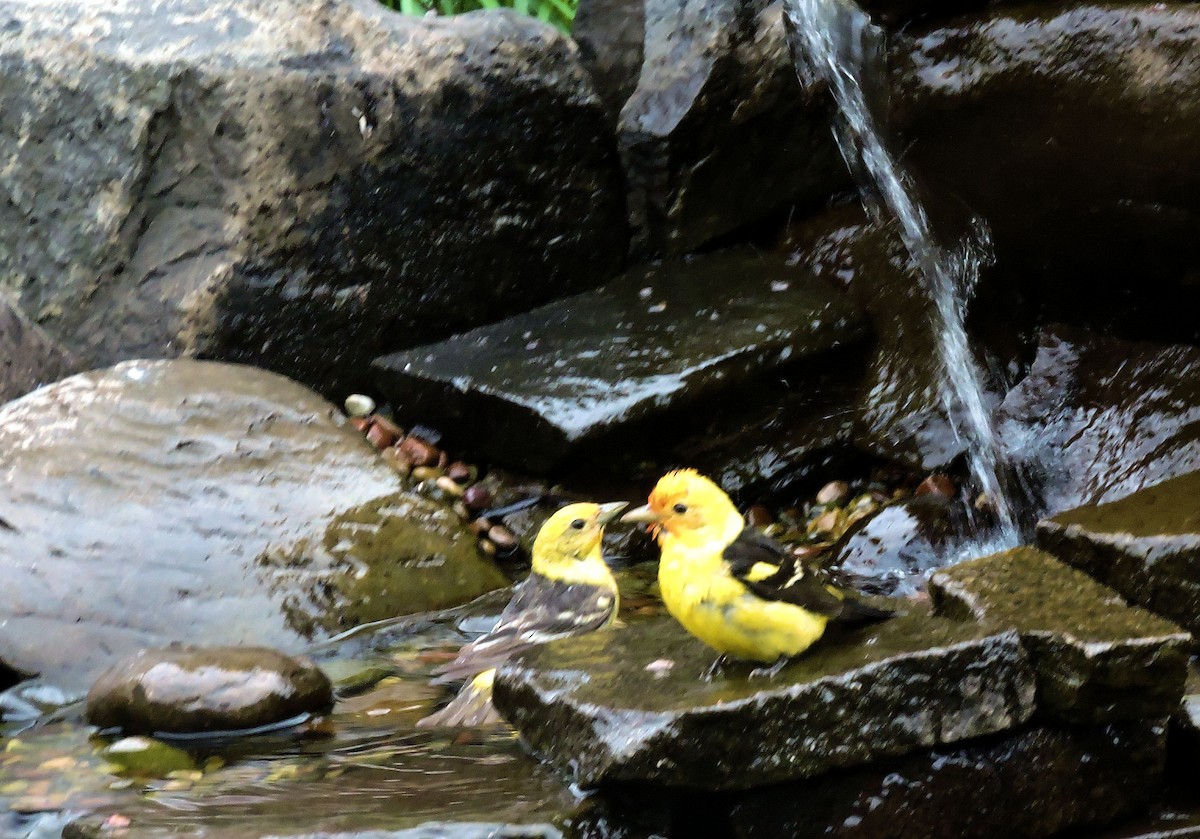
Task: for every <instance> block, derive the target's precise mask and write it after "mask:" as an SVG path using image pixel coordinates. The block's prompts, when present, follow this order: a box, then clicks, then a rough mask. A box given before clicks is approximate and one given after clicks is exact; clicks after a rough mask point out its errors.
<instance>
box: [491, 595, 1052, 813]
mask: <svg viewBox="0 0 1200 839" xmlns="http://www.w3.org/2000/svg"><path fill="white" fill-rule="evenodd" d="M714 658H715V655H714V653H713V652H712V651H711V650H709V649H708V648H707V647H705V646H703V645H702V644H701V643H700V642H699V641H696V640H695V639H693V638H691V637H690V636H688V635H687V634H686V633H685V632H684V631H683V629H682V628H680V627H679V626H678V625H677V624H676V623H675V622H674V621H671V620H667V619H663V620H659V621H650V622H647V623H644V624H639V625H635V626H631V627H629V628H627V629H624V630H622V631H620V632H611V633H596V634H594V635H592V636H586V637H582V638H577V639H575V638H573V639H569V640H565V641H562V642H556V643H552V644H549V645H546V646H545V647H542V648H540V649H538V650H536V651H533V652H531V653H530V654H529V655H527V656H525V657H523V658H521V659H520V660H518V661H516V662H513V663H512V664H510V665H506V666H505V667H504V668H503V669H502V670H501V671H500V673H499V676H498V678H497V681H496V692H495V700H496V704H497V707H498V708H499V709H500V710H501V712H502V713H503V714H504V716H505V717H506V718H507V719H508V720H509V721H510V722H511V723H512V724H513V725H514V726H515V727H516V728H517V730H518V731H519V732H520V734H521V736H522V737H523V738H524V740H525V741H526V742H527V743H528V744H529V745H530V746H531V747H532V748H533V750H534V751H535V752H537V753H538V754H539V755H540V756H542V757H543V758H544V759H546V760H547V761H549V762H550V763H552V764H554V765H555V766H558V767H560V768H562V769H564V770H566V771H568V772H570V773H571V774H572V775H573V776H574V778H575V780H576V781H577V782H578V783H580V784H582V785H583V786H588V787H590V786H595V785H598V784H602V783H609V782H620V781H639V782H653V783H655V784H658V785H665V786H678V787H693V788H698V789H745V788H752V787H759V786H763V785H766V784H772V783H778V782H781V781H788V780H796V779H799V778H808V777H813V776H816V775H820V774H822V773H825V772H828V771H830V770H832V769H838V768H842V767H849V766H857V765H860V764H863V763H869V762H872V761H876V760H879V759H881V758H884V757H888V756H894V755H901V754H906V753H908V752H912V751H914V750H917V749H921V748H926V747H929V746H934V745H937V744H940V743H953V742H957V741H959V740H965V739H968V738H971V737H979V736H983V735H986V734H992V733H995V732H998V731H1004V730H1007V729H1009V728H1013V727H1015V726H1018V725H1020V724H1021V723H1023V722H1024V721H1025V720H1027V719H1029V717H1030V716H1031V715H1032V713H1033V710H1034V674H1033V670H1032V668H1031V667H1030V664H1029V660H1028V657H1027V655H1026V653H1025V651H1024V649H1023V648H1022V647H1021V644H1020V640H1019V638H1018V636H1017V634H1016V633H1015V632H1011V631H1009V632H1000V633H994V632H991V631H989V630H986V629H983V628H981V627H979V626H977V625H974V624H968V623H961V622H957V621H951V620H946V619H940V618H930V617H926V616H922V615H906V616H901V617H897V618H894V619H892V620H889V621H885V622H883V623H881V624H877V625H875V626H871V627H863V628H860V629H857V630H855V631H852V632H847V633H844V634H839V635H838V637H836V638H835V637H827V638H826V639H824V640H823V641H822V642H821V643H820V644H818V645H817V646H816V647H814V648H813V649H812V650H810V651H809V652H808V653H806V654H805V655H803V656H801V657H800V658H798V659H797V660H796V661H794V662H792V663H791V664H789V665H788V666H787V667H786V668H785V669H784V670H783V671H782V672H781V673H779V674H778V675H777V676H775V677H774V678H771V679H761V680H760V679H748V678H746V676H745V675H744V671H739V672H741V673H742V675H738V674H736V673H733V672H731V673H730V674H729V675H727V676H724V677H718V678H716V679H714V680H713V681H705V680H704V679H703V678H702V674H703V673H704V671H705V670H706V669H707V668H708V667H709V665H710V664H711V663H712V661H713V659H714Z"/></svg>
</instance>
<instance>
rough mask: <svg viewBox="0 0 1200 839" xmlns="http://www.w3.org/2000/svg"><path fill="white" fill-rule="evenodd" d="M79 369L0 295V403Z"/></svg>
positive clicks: (5, 297) (63, 351)
mask: <svg viewBox="0 0 1200 839" xmlns="http://www.w3.org/2000/svg"><path fill="white" fill-rule="evenodd" d="M78 369H79V362H78V361H76V360H75V359H74V358H73V357H72V356H71V354H70V353H68V352H67V351H66V350H65V349H63V348H62V347H61V346H59V344H58V343H57V342H56V341H55V340H54V339H53V338H51V337H50V336H49V335H47V334H46V333H45V332H43V331H42V329H41V328H40V327H39V326H38V325H37V324H35V323H33V322H32V321H30V320H29V319H28V318H27V317H25V315H23V314H22V313H21V312H20V311H19V310H18V309H17V307H16V304H15V303H14V302H13V301H11V300H9V299H8V298H7V296H0V402H7V401H8V400H10V399H16V398H17V397H18V396H24V395H25V394H26V393H28V392H29V391H31V390H33V389H34V388H36V387H39V386H40V385H44V384H49V383H50V382H53V381H57V380H58V379H60V378H62V377H63V376H66V375H69V374H70V373H73V372H75V371H76V370H78Z"/></svg>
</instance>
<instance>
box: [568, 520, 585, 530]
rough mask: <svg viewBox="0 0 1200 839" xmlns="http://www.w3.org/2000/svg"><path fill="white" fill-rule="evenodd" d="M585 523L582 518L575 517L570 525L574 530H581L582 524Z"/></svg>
mask: <svg viewBox="0 0 1200 839" xmlns="http://www.w3.org/2000/svg"><path fill="white" fill-rule="evenodd" d="M585 524H587V522H585V521H584V520H583V519H575V521H573V522H571V527H573V528H575V529H576V530H583V526H584V525H585Z"/></svg>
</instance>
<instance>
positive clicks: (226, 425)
mask: <svg viewBox="0 0 1200 839" xmlns="http://www.w3.org/2000/svg"><path fill="white" fill-rule="evenodd" d="M0 473H2V474H3V475H4V480H5V491H4V492H3V493H0V580H3V598H2V604H3V605H2V607H0V662H5V663H7V664H9V665H11V666H12V668H13V669H15V670H18V671H20V672H23V673H29V674H40V675H41V676H42V677H43V678H45V679H47V680H48V681H51V682H53V683H55V684H57V685H59V686H60V687H63V688H66V689H68V690H76V689H79V690H85V689H86V688H87V686H88V685H89V684H90V682H91V679H92V678H93V677H94V676H95V675H96V674H97V673H98V672H100V671H102V670H104V669H105V668H106V667H108V666H109V665H110V664H112V663H113V662H114V661H116V660H117V659H118V658H120V657H122V656H124V655H127V654H129V653H132V652H134V651H135V650H138V649H140V648H142V647H161V646H166V645H167V644H169V643H171V642H173V641H182V642H187V643H193V644H195V643H198V644H208V645H240V644H255V645H264V646H270V647H274V648H278V649H280V650H283V651H285V652H295V651H298V650H300V649H302V648H303V647H305V646H307V645H308V644H309V643H310V642H312V641H317V640H321V639H323V638H327V637H329V636H330V635H332V634H336V633H338V632H341V631H342V630H345V629H349V628H350V627H352V626H356V625H358V624H360V623H366V622H369V621H373V620H379V619H381V618H388V617H392V616H394V615H398V614H406V613H411V612H420V611H425V610H428V609H436V608H441V607H444V606H452V605H457V604H458V603H462V602H465V601H467V600H470V599H471V598H473V597H476V596H477V595H479V594H482V593H483V592H485V591H489V590H491V589H494V588H498V587H500V586H503V585H505V583H506V581H505V579H504V577H503V575H502V574H500V572H499V571H498V570H497V569H496V568H495V566H494V565H492V564H491V563H490V562H487V561H485V560H484V559H482V558H481V557H480V555H479V554H478V552H477V551H476V549H475V539H474V537H473V536H472V535H471V534H470V532H469V531H468V530H467V529H466V527H465V526H464V524H463V522H462V520H461V519H460V518H459V517H458V516H457V515H455V514H454V513H453V512H451V511H450V510H449V509H448V508H447V507H445V506H443V505H439V504H436V503H434V502H433V501H430V500H427V499H425V498H423V497H422V496H419V495H417V494H415V493H412V492H407V491H405V490H404V488H403V487H402V485H401V484H400V482H399V478H398V476H397V475H396V473H395V472H394V471H393V470H392V469H390V468H389V467H388V466H387V465H386V464H385V463H384V462H383V460H382V458H380V457H379V455H378V453H377V452H376V451H375V449H374V447H372V446H371V445H370V444H369V443H367V442H366V441H365V440H364V439H363V437H362V435H361V434H360V433H359V432H357V431H355V430H354V429H353V428H352V427H351V426H350V425H349V423H348V422H347V421H346V418H345V417H344V416H342V414H341V413H340V412H339V411H338V410H337V409H336V408H335V407H334V406H333V405H331V404H330V403H328V402H326V401H325V400H324V399H322V398H321V397H319V396H318V395H317V394H316V393H314V392H312V391H311V390H309V389H308V388H305V387H302V386H301V385H298V384H296V383H295V382H292V381H289V380H288V379H285V378H283V377H282V376H279V375H276V374H274V373H268V372H265V371H263V370H257V369H254V368H252V367H242V366H238V365H230V364H218V363H215V362H203V361H187V360H180V361H143V362H127V363H125V364H119V365H117V366H115V367H112V368H109V369H107V370H99V371H96V372H92V373H84V374H80V375H78V376H72V377H71V378H68V379H64V380H62V381H61V382H57V383H56V384H53V385H50V386H48V387H44V388H42V389H40V390H37V391H35V392H34V393H31V394H29V395H28V396H25V397H23V398H21V399H18V400H17V401H15V402H10V403H9V404H7V405H5V406H3V407H2V408H0Z"/></svg>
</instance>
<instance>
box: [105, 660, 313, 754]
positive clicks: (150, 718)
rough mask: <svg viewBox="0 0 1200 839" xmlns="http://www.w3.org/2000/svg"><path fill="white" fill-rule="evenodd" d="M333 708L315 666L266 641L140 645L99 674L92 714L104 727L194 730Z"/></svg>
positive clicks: (248, 724) (228, 728) (232, 726)
mask: <svg viewBox="0 0 1200 839" xmlns="http://www.w3.org/2000/svg"><path fill="white" fill-rule="evenodd" d="M331 707H333V686H332V685H331V684H330V682H329V678H328V677H327V676H326V675H325V674H324V673H323V672H321V670H320V668H318V667H317V665H315V664H313V663H312V662H311V661H309V660H308V659H306V658H293V657H291V656H286V655H284V654H283V653H280V652H277V651H275V650H270V649H267V648H265V647H167V648H164V649H159V650H141V651H139V652H137V653H134V654H133V655H132V656H129V657H128V658H125V659H122V660H121V661H119V662H117V663H116V664H114V665H113V666H112V667H110V668H109V669H108V670H105V671H104V672H103V673H101V674H100V676H99V678H97V679H96V682H95V684H93V685H92V689H91V690H90V691H89V692H88V697H87V719H88V722H90V723H91V724H92V725H96V726H99V727H100V728H119V729H121V730H122V731H129V732H136V733H143V734H151V733H155V732H165V733H172V734H194V733H201V732H218V731H237V730H240V729H248V728H259V727H261V726H267V725H273V724H275V723H280V722H284V721H286V720H290V719H293V718H295V717H298V716H300V715H302V714H315V713H321V712H323V711H328V710H329V709H330V708H331Z"/></svg>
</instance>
